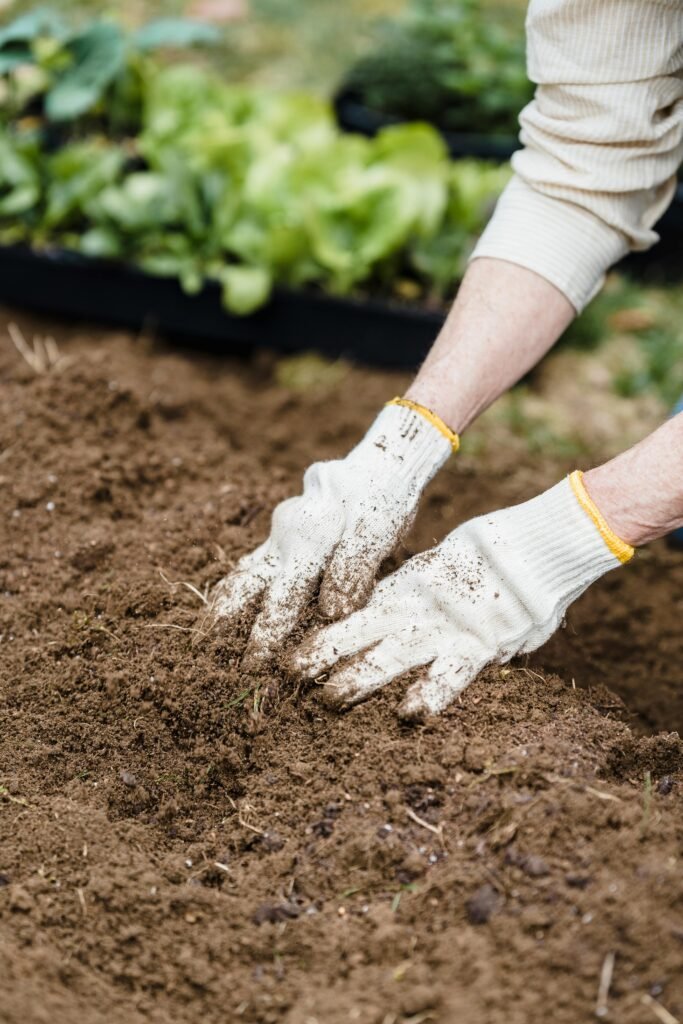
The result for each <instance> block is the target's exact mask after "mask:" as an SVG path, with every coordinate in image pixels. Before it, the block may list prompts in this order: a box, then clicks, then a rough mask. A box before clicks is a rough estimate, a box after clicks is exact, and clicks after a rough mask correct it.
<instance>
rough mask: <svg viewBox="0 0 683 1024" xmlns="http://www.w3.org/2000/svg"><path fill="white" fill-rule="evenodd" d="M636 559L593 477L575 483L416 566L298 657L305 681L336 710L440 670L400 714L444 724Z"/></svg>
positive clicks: (490, 519) (382, 586)
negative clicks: (478, 687)
mask: <svg viewBox="0 0 683 1024" xmlns="http://www.w3.org/2000/svg"><path fill="white" fill-rule="evenodd" d="M632 555H633V548H631V547H630V546H629V545H627V544H625V543H624V542H623V541H621V540H620V539H619V538H618V537H617V536H616V535H615V534H614V533H613V532H612V531H611V530H610V528H609V526H608V525H607V523H606V522H605V520H604V518H603V517H602V515H601V514H600V512H599V510H598V509H597V508H596V506H595V504H594V503H593V502H592V500H591V498H590V497H589V495H588V493H587V491H586V489H585V487H584V485H583V481H582V474H581V473H579V472H576V473H573V474H572V475H571V476H570V477H568V478H566V479H565V480H563V481H562V482H561V483H559V484H557V485H556V486H555V487H552V488H551V489H550V490H549V491H546V492H545V493H544V494H541V495H540V496H539V497H537V498H534V499H533V500H531V501H528V502H526V503H525V504H523V505H517V506H515V507H513V508H508V509H503V510H502V511H500V512H495V513H493V514H492V515H487V516H482V517H480V518H478V519H473V520H471V521H470V522H468V523H465V524H464V525H463V526H461V527H459V528H458V529H457V530H454V531H453V533H451V534H449V535H448V537H446V539H445V540H444V541H443V542H442V543H441V544H439V545H438V547H436V548H434V549H432V550H431V551H427V552H426V553H425V554H421V555H417V556H416V557H414V558H411V559H410V560H409V561H408V562H406V563H405V564H404V565H403V566H402V567H401V568H400V569H399V570H398V571H397V572H395V573H394V574H393V575H391V576H389V577H387V578H386V579H385V580H383V581H382V582H381V583H379V584H378V585H377V586H376V587H375V590H374V593H373V594H372V597H371V598H370V600H369V602H368V604H367V605H366V606H365V607H364V608H363V609H362V610H361V611H358V612H355V614H353V615H351V616H350V617H349V618H347V619H344V620H343V621H341V622H337V623H334V624H333V625H330V626H325V627H323V628H322V629H320V630H318V631H316V632H315V633H314V634H313V635H312V636H311V637H310V638H309V639H308V640H307V641H306V642H305V643H304V644H303V645H302V646H301V647H300V648H299V649H298V650H297V651H296V652H295V654H294V655H293V659H292V660H293V668H294V671H295V672H297V673H298V674H300V675H302V676H303V677H304V678H308V679H317V680H319V681H320V682H323V684H324V694H325V696H326V698H327V699H328V701H329V702H330V703H331V704H332V705H334V706H342V705H348V704H354V703H356V702H358V701H361V700H364V699H365V698H367V697H369V696H371V694H373V693H374V692H375V691H376V690H378V689H379V688H380V687H382V686H385V685H386V684H387V683H388V682H390V680H392V679H394V678H396V677H397V676H400V675H402V674H403V673H404V672H408V671H409V670H410V669H416V668H421V667H424V666H429V667H428V668H427V669H426V670H425V671H423V672H421V673H420V676H419V678H418V679H417V681H415V682H413V683H412V685H411V686H410V687H409V689H408V691H407V694H406V697H405V699H404V701H403V704H402V705H401V709H400V713H401V715H402V717H405V718H408V719H420V718H422V717H424V716H425V715H426V714H429V713H432V714H434V713H438V712H439V711H442V710H443V708H445V707H446V706H447V705H448V704H450V703H451V702H452V701H453V700H454V699H455V697H457V695H458V694H459V693H460V692H461V691H462V690H464V688H465V687H466V686H467V685H468V684H469V683H470V682H472V680H473V679H474V678H475V677H476V676H477V674H478V673H479V672H480V671H481V670H482V669H483V668H484V667H485V666H486V665H488V664H490V663H492V662H497V663H502V662H506V661H509V659H510V658H512V657H513V656H514V655H515V654H522V653H525V652H528V651H533V650H535V649H536V648H537V647H540V646H541V644H543V643H545V641H546V640H547V639H548V638H549V637H550V636H551V635H552V634H553V633H554V632H555V630H556V629H557V628H558V626H559V625H560V623H561V622H562V620H563V618H564V615H565V612H566V610H567V608H568V606H569V605H570V604H571V603H572V601H574V600H576V598H577V597H579V595H580V594H582V593H583V592H584V590H586V588H587V587H589V586H590V584H591V583H593V582H594V581H595V580H597V579H598V578H599V577H600V576H602V575H603V574H604V573H606V572H608V570H610V569H614V568H616V567H617V566H619V565H620V564H621V563H622V562H626V561H628V560H629V559H630V558H631V557H632ZM353 655H356V657H354V658H353V660H351V661H349V662H346V663H344V664H343V665H342V666H341V667H340V666H337V663H338V662H339V661H340V659H344V658H348V657H350V656H353ZM328 672H329V673H330V675H329V676H327V678H326V679H324V680H322V679H320V677H321V676H323V674H324V673H328Z"/></svg>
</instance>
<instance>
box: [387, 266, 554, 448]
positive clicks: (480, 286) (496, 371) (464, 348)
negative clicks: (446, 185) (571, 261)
mask: <svg viewBox="0 0 683 1024" xmlns="http://www.w3.org/2000/svg"><path fill="white" fill-rule="evenodd" d="M573 318H574V308H573V306H572V305H571V303H570V302H569V300H568V299H566V298H565V296H564V295H563V294H562V292H561V291H559V290H558V289H557V288H555V286H554V285H552V284H550V283H549V282H548V281H546V280H545V279H544V278H542V277H540V276H539V275H538V274H535V273H534V272H533V271H531V270H526V269H525V268H524V267H518V266H516V265H515V264H514V263H507V262H506V261H504V260H497V259H478V260H475V261H474V262H473V263H471V264H470V266H469V269H468V271H467V273H466V275H465V278H464V280H463V283H462V286H461V288H460V291H459V292H458V296H457V299H456V301H455V303H454V304H453V308H452V309H451V312H450V315H449V317H448V319H447V321H446V323H445V324H444V327H443V329H442V331H441V333H440V334H439V337H438V338H437V340H436V342H435V343H434V346H433V348H432V350H431V351H430V353H429V355H428V356H427V359H426V361H425V363H424V365H423V367H422V369H421V370H420V372H419V373H418V375H417V377H416V379H415V381H414V382H413V384H412V385H411V386H410V388H409V389H408V391H407V392H406V397H407V398H411V399H412V400H413V401H414V402H419V403H420V404H421V405H425V406H427V408H428V409H432V410H433V411H434V412H435V413H437V414H438V415H439V416H440V417H441V418H442V419H443V420H445V422H446V423H447V424H448V425H449V426H450V427H451V429H452V430H455V431H456V433H461V432H462V431H463V430H464V429H465V428H466V427H467V426H469V424H470V423H471V422H472V421H473V420H474V419H476V417H477V416H478V415H479V414H480V413H482V412H484V410H485V409H487V408H488V406H489V405H491V404H492V402H494V401H495V400H496V399H497V398H498V397H499V396H500V395H502V394H503V393H504V392H505V391H507V390H508V388H510V387H512V385H513V384H516V383H517V381H518V380H520V378H521V377H523V376H524V374H525V373H527V372H528V371H529V370H530V369H531V368H532V367H533V366H535V365H536V363H537V362H538V361H539V360H540V359H542V357H543V356H544V355H545V354H546V352H547V351H548V350H549V349H550V348H552V346H553V345H554V344H555V342H556V341H557V339H558V338H559V337H560V335H561V334H562V332H563V331H564V330H565V328H566V327H567V326H568V324H569V323H571V321H572V320H573Z"/></svg>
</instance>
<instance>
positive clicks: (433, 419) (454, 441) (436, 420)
mask: <svg viewBox="0 0 683 1024" xmlns="http://www.w3.org/2000/svg"><path fill="white" fill-rule="evenodd" d="M387 405H403V406H405V408H406V409H412V410H413V412H416V413H418V414H419V415H420V416H422V417H424V419H426V420H427V422H428V423H431V425H432V426H433V427H436V429H437V430H438V431H439V433H440V434H443V436H444V437H445V438H446V440H447V441H450V444H451V448H452V449H453V452H454V453H455V452H457V450H458V448H459V447H460V438H459V437H458V435H457V434H456V433H455V432H454V431H453V430H451V428H450V427H447V426H446V424H445V423H444V421H443V420H442V419H441V417H440V416H437V415H436V413H435V412H432V410H431V409H427V408H426V407H425V406H424V405H420V403H419V402H413V400H412V399H410V398H392V399H391V401H390V402H387Z"/></svg>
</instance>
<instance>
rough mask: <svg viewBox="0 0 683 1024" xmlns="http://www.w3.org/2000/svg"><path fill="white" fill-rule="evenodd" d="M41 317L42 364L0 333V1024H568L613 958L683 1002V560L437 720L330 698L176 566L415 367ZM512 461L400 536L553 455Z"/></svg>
mask: <svg viewBox="0 0 683 1024" xmlns="http://www.w3.org/2000/svg"><path fill="white" fill-rule="evenodd" d="M21 319H22V323H23V324H24V326H25V329H26V330H27V331H28V330H30V329H31V327H32V326H33V327H35V326H36V325H35V324H33V325H32V324H31V323H29V321H28V320H27V318H21ZM2 321H3V322H6V317H5V316H3V317H2ZM58 338H59V340H60V344H61V346H62V350H63V351H64V352H65V353H67V354H68V355H69V357H70V358H71V362H70V363H69V365H67V366H66V367H64V368H63V369H62V371H61V372H60V373H47V374H44V375H39V376H36V375H34V374H33V373H32V372H31V371H30V370H29V368H28V366H26V365H25V364H24V363H23V362H22V361H21V360H20V358H19V357H18V356H17V354H16V353H15V352H14V350H13V349H12V348H11V346H10V345H9V343H8V342H5V343H3V346H2V349H1V351H0V374H1V375H2V379H3V385H2V391H1V394H0V484H1V485H2V486H1V488H0V503H1V506H2V522H3V524H4V526H3V529H4V535H3V543H2V545H1V546H0V584H1V585H0V590H1V592H2V594H1V601H2V605H1V614H0V647H1V650H2V662H1V665H0V681H1V690H0V786H1V787H2V788H0V964H1V972H2V981H1V984H0V1021H1V1022H2V1024H38V1022H40V1024H43V1022H50V1024H72V1022H74V1021H78V1022H82V1024H105V1022H106V1024H142V1022H154V1024H171V1022H173V1024H198V1022H199V1021H201V1022H202V1024H225V1022H226V1021H245V1022H254V1024H255V1022H258V1024H270V1022H273V1024H275V1022H285V1024H315V1022H319V1024H342V1022H344V1024H346V1022H359V1024H407V1022H412V1024H418V1022H422V1021H425V1022H426V1021H435V1022H445V1024H451V1022H460V1021H463V1022H467V1024H537V1022H538V1024H540V1022H546V1021H553V1022H554V1024H576V1022H577V1021H584V1020H589V1019H593V1017H594V1014H595V1012H596V1007H597V1000H598V991H599V986H600V978H601V972H603V973H604V980H605V982H607V981H609V985H608V986H607V985H606V986H605V987H608V989H609V991H608V994H607V1002H606V1005H607V1010H608V1016H607V1019H609V1020H614V1021H619V1022H620V1024H647V1022H648V1021H652V1022H656V1021H657V1020H660V1021H662V1020H670V1019H674V1018H683V971H682V970H681V964H682V963H683V875H682V873H681V869H680V865H681V857H682V856H683V818H682V814H681V812H682V810H683V745H682V744H681V741H680V740H679V738H678V736H677V735H676V734H674V733H671V732H668V731H667V730H672V729H676V728H680V727H681V725H683V687H681V685H680V680H681V667H680V666H681V659H683V637H682V633H681V629H680V621H681V612H682V610H683V556H680V555H676V554H674V553H672V552H669V551H667V549H666V548H665V547H664V546H662V545H660V546H655V547H653V549H652V551H648V552H646V553H644V554H643V555H642V556H641V557H639V559H638V560H637V563H636V564H635V565H633V566H632V567H629V568H628V569H625V570H623V571H622V572H619V573H615V574H614V575H613V576H611V577H608V578H606V579H605V580H604V581H602V582H601V583H600V584H599V585H598V586H596V587H595V588H594V589H593V591H592V592H590V593H589V594H588V595H586V596H585V598H584V599H583V600H582V601H581V602H579V604H578V606H577V607H576V608H575V609H573V610H572V612H571V616H570V621H569V625H568V628H567V629H566V630H564V631H563V632H562V633H561V634H560V635H559V637H558V638H556V639H555V640H553V641H552V642H551V644H550V645H549V646H548V647H547V648H546V649H545V650H544V651H543V652H540V654H538V655H537V656H536V657H535V658H534V661H533V662H532V663H530V665H525V664H518V665H515V666H513V667H510V668H506V669H502V670H501V669H499V668H495V669H492V670H489V671H488V672H486V673H485V674H484V676H483V678H482V679H481V680H480V681H478V682H477V683H476V684H475V685H473V686H472V687H471V688H470V689H469V690H468V691H467V692H466V693H465V694H464V695H463V698H462V700H461V702H460V703H458V704H457V705H456V706H455V707H453V708H452V709H451V710H450V711H448V712H447V713H446V714H444V715H443V716H442V717H441V718H439V719H437V720H435V721H432V722H429V723H428V724H427V725H426V726H423V727H420V728H409V727H406V726H402V725H400V724H399V722H398V721H397V718H396V714H395V711H396V707H397V704H398V701H399V692H400V690H401V686H400V685H397V686H395V687H392V688H390V689H389V690H388V691H386V692H385V693H383V694H382V695H381V696H380V697H379V698H377V699H375V700H373V701H371V702H370V703H368V704H366V705H364V706H361V707H358V708H356V709H354V710H352V711H351V712H349V713H347V714H343V715H338V714H335V713H332V712H329V711H327V710H325V709H324V708H323V707H322V706H321V704H320V703H319V700H318V698H317V696H316V693H315V692H314V691H308V690H304V691H301V692H298V691H297V690H296V689H295V688H294V687H293V685H292V684H291V682H290V681H288V680H287V679H286V678H282V677H280V676H279V675H278V674H277V673H273V675H272V677H270V678H266V679H264V678H259V679H252V678H249V677H247V676H245V675H244V674H243V673H242V672H241V671H240V667H239V654H240V641H239V638H237V637H235V636H223V635H217V636H211V637H209V638H203V637H200V636H197V634H196V633H194V632H192V631H191V630H193V629H194V627H195V624H196V622H197V621H198V613H199V610H200V605H199V602H198V601H197V600H196V599H195V596H194V595H193V594H192V593H191V592H190V591H189V590H188V589H187V588H185V587H183V586H171V585H169V583H168V582H165V580H164V578H162V576H161V575H160V572H163V573H164V575H165V577H166V579H167V580H170V581H179V580H182V581H190V582H192V583H193V584H194V585H196V586H197V587H199V588H200V589H201V588H203V587H205V586H206V585H207V584H211V583H213V582H215V581H216V580H217V579H218V578H220V577H221V575H223V574H224V573H225V571H226V570H227V569H228V568H229V566H230V565H231V564H232V562H233V561H234V559H235V558H236V557H237V556H238V555H240V554H241V553H243V552H245V551H246V550H248V549H249V548H250V547H252V546H253V545H254V544H255V542H256V541H257V540H259V539H260V538H262V537H263V536H264V534H265V532H266V530H267V527H268V521H269V514H270V510H271V509H272V507H273V505H274V504H275V503H276V502H277V501H278V500H280V499H281V498H282V497H284V496H285V495H287V494H289V493H292V492H293V491H295V490H296V489H297V488H298V486H299V481H300V476H301V471H302V470H303V469H304V468H305V466H306V465H307V464H308V463H309V462H310V461H311V460H313V459H314V458H321V457H322V458H325V457H330V456H334V455H337V454H340V453H343V452H344V451H346V450H347V449H348V448H349V446H350V445H351V444H352V443H353V442H354V441H355V440H356V439H357V438H358V437H359V436H360V435H361V434H362V432H363V430H364V428H365V426H366V425H367V424H368V423H369V421H370V420H371V418H372V416H373V415H374V413H375V412H376V410H377V409H378V407H379V405H380V403H381V402H382V401H383V400H384V399H386V398H387V397H391V396H392V395H393V394H395V393H396V392H397V391H399V390H400V389H401V387H402V385H403V383H404V380H403V378H401V377H400V376H397V375H390V374H386V373H382V374H380V373H376V372H368V371H360V370H349V371H348V372H346V373H342V374H340V375H339V376H340V379H339V380H335V382H334V387H333V388H332V386H331V385H330V386H329V387H326V386H321V387H319V388H317V389H315V390H308V391H305V392H297V391H296V390H293V389H291V387H290V388H286V387H285V386H283V385H281V384H277V383H276V379H281V378H278V377H277V366H276V364H275V362H274V360H272V359H270V358H269V357H267V356H259V357H258V358H257V359H255V360H254V362H253V363H252V364H250V365H245V364H236V363H231V362H227V361H221V360H218V359H212V358H209V357H205V356H202V357H200V356H194V357H190V356H188V355H186V354H182V353H179V352H177V351H176V352H174V351H172V350H169V349H166V348H163V347H161V346H158V345H155V344H152V343H151V342H148V341H145V340H141V339H138V340H133V339H131V338H130V337H127V336H123V335H113V334H103V333H99V332H91V333H90V334H89V335H87V336H86V335H85V334H83V333H81V334H80V335H76V333H75V332H73V331H67V330H62V331H61V332H58ZM511 451H512V448H510V447H508V448H507V449H506V446H505V444H504V443H503V444H501V445H498V446H496V451H495V454H494V455H487V456H486V458H485V460H484V462H483V464H482V461H481V460H479V459H475V458H474V457H463V458H461V459H460V460H459V461H457V460H456V461H455V462H454V464H453V465H452V467H450V466H449V468H448V470H447V471H446V472H445V473H444V474H442V475H441V477H440V478H439V480H438V481H437V482H436V484H435V485H434V486H433V488H432V490H431V492H430V495H429V497H428V499H427V501H426V503H425V505H424V507H423V509H422V514H421V516H420V519H419V528H418V531H417V532H416V533H415V535H414V536H413V537H412V538H410V541H409V544H408V548H409V549H417V548H421V547H424V546H426V545H428V544H430V543H432V540H433V539H434V538H437V539H438V538H439V537H440V536H442V535H443V534H444V533H445V532H446V531H447V530H448V529H450V528H451V527H452V526H453V525H454V524H455V523H456V522H457V520H458V519H460V518H462V517H464V516H468V515H470V514H472V513H475V512H479V511H483V510H485V509H490V508H493V507H495V506H496V505H502V504H505V503H509V502H511V501H514V500H519V499H522V498H525V497H527V496H530V495H532V494H533V493H536V492H537V491H538V490H539V489H540V488H542V487H543V486H545V485H547V484H550V483H551V482H553V480H554V479H556V478H557V476H558V475H559V473H560V472H563V471H564V470H565V469H566V468H567V466H564V465H559V464H557V463H555V464H549V463H542V464H540V463H539V461H538V459H531V458H530V457H528V456H525V457H520V456H518V455H515V457H514V460H512V458H511ZM515 451H516V449H515ZM178 627H180V628H178ZM530 666H531V667H530ZM543 666H545V669H546V670H551V671H550V673H549V672H544V671H543V670H542V667H543ZM573 680H575V681H576V684H577V685H576V688H575V687H574V686H573V683H572V681H573ZM622 698H623V700H624V701H625V702H626V703H625V704H624V703H622ZM629 722H630V723H631V724H632V725H633V726H635V728H634V729H633V730H632V728H631V725H629ZM648 728H649V731H650V732H651V733H653V735H650V736H643V735H642V734H643V732H644V731H646V730H647V729H648ZM657 730H659V731H657ZM647 773H649V774H647ZM612 955H614V966H613V971H612V973H611V979H609V978H608V977H607V976H608V975H609V966H610V962H611V957H612ZM662 1007H664V1008H665V1009H666V1010H667V1011H668V1012H669V1013H670V1014H672V1015H673V1017H672V1018H668V1017H665V1016H663V1015H662V1014H663V1012H664V1011H663V1010H662Z"/></svg>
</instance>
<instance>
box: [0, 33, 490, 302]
mask: <svg viewBox="0 0 683 1024" xmlns="http://www.w3.org/2000/svg"><path fill="white" fill-rule="evenodd" d="M183 29H184V30H186V32H187V35H186V37H184V38H183V41H185V42H188V43H194V42H196V41H197V39H200V41H202V42H203V41H205V40H204V37H203V36H202V35H201V33H198V32H197V31H196V29H195V27H194V26H193V25H191V24H190V25H188V24H187V23H180V22H177V23H175V26H174V27H173V32H172V33H170V23H169V22H168V21H166V22H159V21H157V22H155V23H153V24H152V25H151V26H149V27H148V28H146V29H143V30H142V31H141V32H136V33H133V34H126V33H124V32H122V30H121V29H120V28H119V27H118V26H117V25H116V24H115V23H113V22H108V21H105V22H100V21H97V22H95V23H93V24H91V25H87V26H85V27H83V28H81V29H79V30H78V31H77V33H76V35H73V34H72V33H70V32H69V31H68V30H64V31H62V29H61V26H57V27H55V25H54V24H50V25H49V26H46V25H45V24H44V23H43V22H42V21H41V20H40V19H34V22H33V23H32V25H31V26H30V32H29V31H28V30H27V28H26V22H25V20H24V23H23V28H22V27H21V25H20V30H21V32H23V33H24V34H25V35H27V37H28V38H27V43H28V46H29V53H28V55H27V56H25V57H24V60H23V61H22V62H20V63H19V64H16V65H13V66H12V67H11V68H10V69H8V70H7V72H6V74H5V76H4V84H5V90H4V96H0V104H1V105H3V106H4V109H5V111H6V112H7V115H8V117H7V119H8V121H9V125H8V127H7V128H6V129H5V130H4V131H1V132H0V240H1V241H3V242H5V243H11V242H17V241H28V242H30V243H31V244H33V245H48V244H49V245H57V246H61V247H63V248H69V249H73V250H75V251H77V252H81V253H83V254H86V255H88V256H101V257H107V258H115V259H122V260H126V261H129V262H134V263H136V264H137V265H139V266H140V267H142V268H143V269H144V270H146V271H148V272H150V273H153V274H159V275H168V276H175V277H178V278H179V279H180V281H181V282H182V284H183V286H184V287H185V288H186V289H187V290H188V291H196V290H198V289H199V288H200V287H201V285H202V282H203V281H204V280H206V279H213V280H216V281H218V282H219V283H220V284H221V286H222V289H223V297H224V301H225V304H226V306H227V307H228V309H230V310H231V311H232V312H234V313H237V314H247V313H250V312H252V311H253V310H254V309H256V308H258V307H259V306H260V305H262V304H263V303H264V302H265V301H267V299H268V297H269V295H270V291H271V288H272V287H273V285H274V284H283V285H289V286H294V287H300V286H303V285H309V284H316V285H319V286H322V287H323V288H325V289H327V290H330V291H333V292H335V293H338V294H347V293H349V292H351V291H353V290H357V289H358V288H359V287H361V286H362V287H363V288H370V289H372V290H374V291H377V290H383V291H385V292H391V290H392V289H393V287H394V284H395V282H397V280H399V279H405V278H410V279H412V280H413V281H415V282H417V283H418V284H419V286H420V288H419V290H420V294H421V295H431V296H434V297H439V296H445V295H446V294H447V292H448V291H449V290H452V288H453V286H454V284H455V282H456V281H457V279H458V278H459V277H460V275H461V274H462V272H463V269H464V265H465V262H466V259H467V256H468V254H469V251H470V250H471V247H472V245H473V243H474V240H475V239H476V236H477V234H478V233H479V232H480V230H481V228H482V227H483V224H484V223H485V221H486V220H487V218H488V215H489V212H490V209H491V207H492V204H493V202H494V201H495V198H496V197H497V195H498V194H499V192H500V191H501V189H502V188H503V186H504V184H505V182H506V180H507V178H508V175H509V171H508V170H507V168H505V167H489V166H486V165H483V164H479V163H476V162H471V161H461V162H458V163H452V162H451V161H450V160H449V158H448V154H447V152H446V149H445V146H444V143H443V142H442V140H441V138H440V136H439V135H438V133H437V132H436V131H435V130H434V129H432V128H431V127H429V126H427V125H420V124H414V125H404V126H400V127H396V128H391V129H387V130H386V131H384V132H382V133H381V134H380V135H379V136H377V138H375V139H366V138H361V137H358V136H351V135H345V134H343V133H341V132H339V130H338V129H337V128H336V126H335V124H334V121H333V118H332V114H331V110H330V108H329V105H328V104H327V103H325V102H323V101H320V100H318V99H316V98H315V97H313V96H311V95H308V94H304V93H279V92H274V91H272V90H265V89H256V88H250V87H245V86H237V85H232V84H229V83H226V82H224V81H223V80H222V79H221V78H220V77H218V76H216V75H214V74H211V73H210V72H209V71H207V70H203V69H201V68H198V67H197V66H195V65H193V64H183V63H176V64H174V65H173V66H164V65H163V64H159V63H157V62H156V61H153V60H151V59H150V58H149V57H148V56H147V52H146V51H147V50H148V49H149V47H150V41H151V42H155V43H158V44H160V43H164V42H166V41H168V39H169V33H170V34H171V35H172V36H173V41H174V43H175V44H177V43H178V41H179V38H180V36H181V34H182V31H181V30H183ZM15 34H16V26H15ZM11 35H12V33H11V31H10V36H11ZM74 41H75V42H74ZM1 52H2V50H1V43H0V53H1ZM93 55H97V57H98V59H97V60H94V56H93ZM93 64H94V65H95V67H93ZM27 73H28V77H29V80H30V88H29V87H28V86H27V82H26V77H27ZM55 122H56V132H55Z"/></svg>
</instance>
